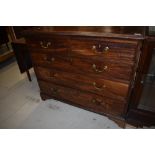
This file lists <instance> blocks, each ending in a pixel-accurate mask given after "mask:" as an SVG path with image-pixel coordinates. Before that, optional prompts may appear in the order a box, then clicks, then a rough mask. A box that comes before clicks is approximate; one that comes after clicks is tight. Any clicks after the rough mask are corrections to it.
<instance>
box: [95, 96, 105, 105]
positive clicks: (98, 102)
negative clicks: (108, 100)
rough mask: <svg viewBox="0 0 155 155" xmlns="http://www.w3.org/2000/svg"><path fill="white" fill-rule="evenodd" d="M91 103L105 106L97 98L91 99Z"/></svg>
mask: <svg viewBox="0 0 155 155" xmlns="http://www.w3.org/2000/svg"><path fill="white" fill-rule="evenodd" d="M92 103H94V104H98V105H105V103H104V102H103V100H102V99H99V98H93V99H92Z"/></svg>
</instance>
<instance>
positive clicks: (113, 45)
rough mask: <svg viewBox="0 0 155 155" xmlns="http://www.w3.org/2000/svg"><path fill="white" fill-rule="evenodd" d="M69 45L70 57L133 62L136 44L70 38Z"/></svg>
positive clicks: (131, 42) (120, 41)
mask: <svg viewBox="0 0 155 155" xmlns="http://www.w3.org/2000/svg"><path fill="white" fill-rule="evenodd" d="M69 43H70V50H71V51H70V53H71V55H76V56H79V57H80V56H82V57H83V56H84V57H94V58H96V59H100V58H101V57H102V59H105V60H111V59H113V60H115V61H119V60H122V61H126V62H130V61H135V56H136V49H137V42H134V41H125V40H117V39H116V40H107V39H99V40H98V39H96V40H95V39H91V38H89V39H88V38H85V39H84V38H79V39H77V38H72V39H71V41H70V42H69Z"/></svg>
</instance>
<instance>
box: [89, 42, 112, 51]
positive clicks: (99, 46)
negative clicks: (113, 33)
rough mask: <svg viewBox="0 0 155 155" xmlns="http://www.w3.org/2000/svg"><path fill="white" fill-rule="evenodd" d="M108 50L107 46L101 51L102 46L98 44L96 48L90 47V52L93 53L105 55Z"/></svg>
mask: <svg viewBox="0 0 155 155" xmlns="http://www.w3.org/2000/svg"><path fill="white" fill-rule="evenodd" d="M109 49H110V48H109V47H108V46H106V47H104V48H103V49H102V45H100V44H99V45H98V46H96V45H93V46H92V50H93V51H94V53H107V52H108V51H109Z"/></svg>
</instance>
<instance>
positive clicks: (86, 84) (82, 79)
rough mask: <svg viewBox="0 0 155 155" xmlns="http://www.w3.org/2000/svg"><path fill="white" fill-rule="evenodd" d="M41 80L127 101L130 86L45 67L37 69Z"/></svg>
mask: <svg viewBox="0 0 155 155" xmlns="http://www.w3.org/2000/svg"><path fill="white" fill-rule="evenodd" d="M35 72H36V74H37V77H38V78H39V79H42V80H45V81H48V82H54V83H56V84H61V85H64V86H68V87H72V88H75V89H79V90H83V91H88V92H92V93H95V94H98V95H101V96H106V97H108V98H112V99H116V100H121V101H126V99H127V97H128V96H127V95H128V90H129V84H125V83H120V82H114V81H110V80H105V79H103V78H92V77H89V76H88V75H81V74H73V73H69V72H63V71H58V70H54V69H48V68H43V67H35Z"/></svg>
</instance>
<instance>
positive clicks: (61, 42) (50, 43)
mask: <svg viewBox="0 0 155 155" xmlns="http://www.w3.org/2000/svg"><path fill="white" fill-rule="evenodd" d="M27 44H28V46H29V47H30V48H32V49H42V50H50V49H57V48H67V47H68V45H69V44H68V38H66V37H64V36H61V37H57V36H50V37H41V38H40V37H39V38H35V39H27Z"/></svg>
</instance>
